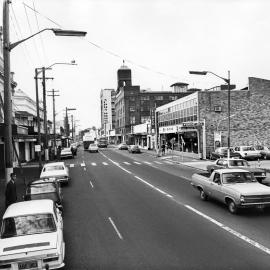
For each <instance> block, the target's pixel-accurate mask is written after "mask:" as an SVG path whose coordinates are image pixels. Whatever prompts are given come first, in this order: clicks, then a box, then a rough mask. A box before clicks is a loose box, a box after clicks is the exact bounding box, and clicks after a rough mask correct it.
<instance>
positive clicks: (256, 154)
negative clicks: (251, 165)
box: [234, 146, 262, 159]
mask: <svg viewBox="0 0 270 270" xmlns="http://www.w3.org/2000/svg"><path fill="white" fill-rule="evenodd" d="M234 152H236V153H239V154H240V155H241V158H244V159H257V158H261V157H262V155H261V153H260V151H259V150H256V149H255V147H254V146H236V147H235V148H234Z"/></svg>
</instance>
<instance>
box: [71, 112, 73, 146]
mask: <svg viewBox="0 0 270 270" xmlns="http://www.w3.org/2000/svg"><path fill="white" fill-rule="evenodd" d="M71 134H72V135H71V136H72V141H73V140H74V135H73V114H72V115H71Z"/></svg>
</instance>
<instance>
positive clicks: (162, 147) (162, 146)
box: [161, 143, 165, 156]
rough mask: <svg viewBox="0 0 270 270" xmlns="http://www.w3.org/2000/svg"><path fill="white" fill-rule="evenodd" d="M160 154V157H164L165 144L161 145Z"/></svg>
mask: <svg viewBox="0 0 270 270" xmlns="http://www.w3.org/2000/svg"><path fill="white" fill-rule="evenodd" d="M161 154H162V156H164V155H165V144H164V143H163V144H162V145H161Z"/></svg>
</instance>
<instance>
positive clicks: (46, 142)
mask: <svg viewBox="0 0 270 270" xmlns="http://www.w3.org/2000/svg"><path fill="white" fill-rule="evenodd" d="M45 70H46V68H45V67H42V87H43V111H44V133H45V139H44V152H45V161H48V160H49V150H48V127H47V105H46V80H47V79H51V80H53V78H46V77H45Z"/></svg>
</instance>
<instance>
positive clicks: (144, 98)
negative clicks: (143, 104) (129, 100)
mask: <svg viewBox="0 0 270 270" xmlns="http://www.w3.org/2000/svg"><path fill="white" fill-rule="evenodd" d="M141 100H150V97H149V96H142V97H141Z"/></svg>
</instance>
